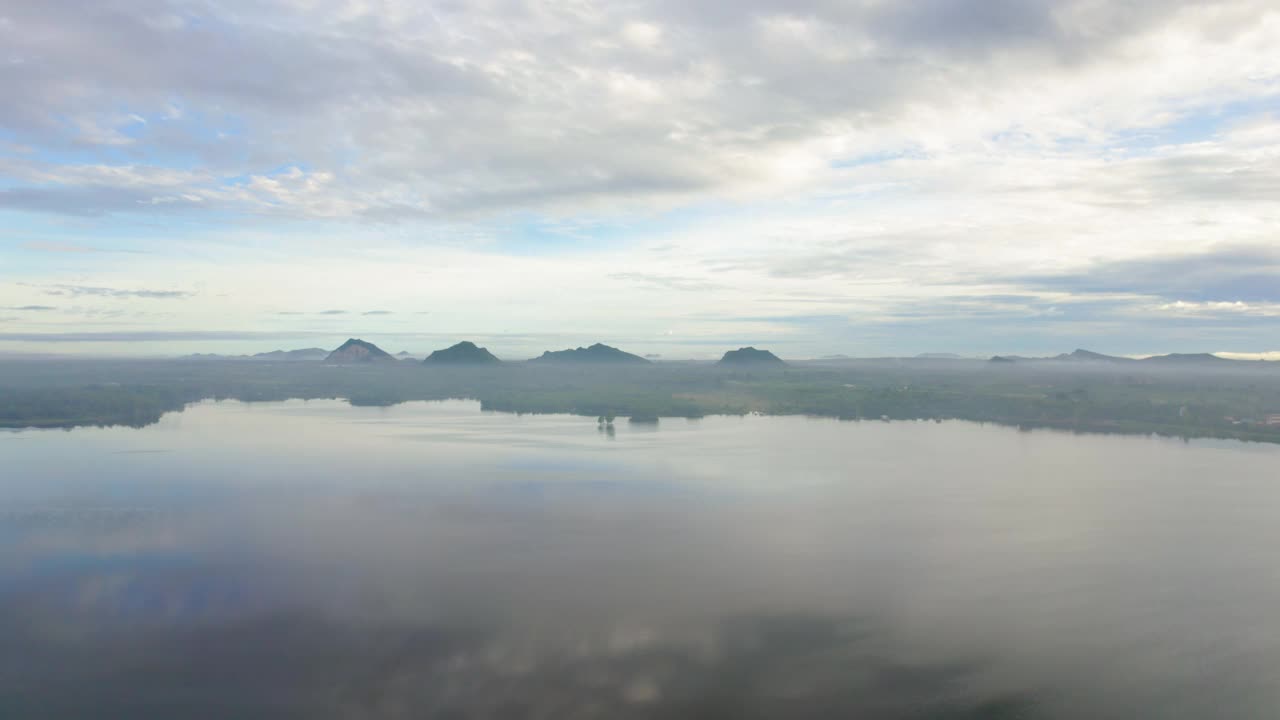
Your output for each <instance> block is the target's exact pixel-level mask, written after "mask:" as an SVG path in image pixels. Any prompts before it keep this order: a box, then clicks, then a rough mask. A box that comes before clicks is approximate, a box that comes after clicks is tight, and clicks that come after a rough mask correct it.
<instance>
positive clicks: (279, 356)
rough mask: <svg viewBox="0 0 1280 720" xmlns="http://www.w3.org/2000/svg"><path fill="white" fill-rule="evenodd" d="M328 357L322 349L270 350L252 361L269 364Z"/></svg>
mask: <svg viewBox="0 0 1280 720" xmlns="http://www.w3.org/2000/svg"><path fill="white" fill-rule="evenodd" d="M328 355H329V351H328V350H325V349H324V348H301V349H299V350H272V351H271V352H262V353H257V354H255V355H254V356H253V357H252V359H253V360H268V361H271V362H307V361H313V360H323V359H325V358H326V357H328Z"/></svg>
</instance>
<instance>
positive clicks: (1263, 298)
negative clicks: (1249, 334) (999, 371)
mask: <svg viewBox="0 0 1280 720" xmlns="http://www.w3.org/2000/svg"><path fill="white" fill-rule="evenodd" d="M1007 280H1008V281H1009V282H1011V283H1013V284H1016V285H1022V286H1025V287H1030V288H1036V289H1041V290H1055V291H1062V292H1068V293H1072V294H1113V295H1114V294H1133V295H1150V296H1155V297H1159V298H1166V299H1168V300H1170V301H1173V302H1192V303H1196V304H1200V303H1220V304H1221V303H1225V304H1227V305H1226V306H1230V305H1231V304H1234V303H1240V304H1241V305H1239V306H1236V307H1240V306H1243V304H1245V303H1259V302H1261V303H1280V249H1276V248H1274V247H1238V248H1228V249H1221V250H1217V251H1213V252H1206V253H1196V254H1176V255H1169V254H1166V255H1159V256H1154V257H1145V258H1140V259H1134V260H1120V261H1103V262H1096V263H1093V264H1090V265H1087V266H1085V267H1082V268H1080V269H1079V270H1075V271H1071V272H1064V273H1054V274H1046V275H1020V276H1013V277H1010V278H1007ZM1226 306H1223V305H1220V307H1226ZM1170 307H1171V308H1172V307H1173V306H1170Z"/></svg>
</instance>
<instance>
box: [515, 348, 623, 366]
mask: <svg viewBox="0 0 1280 720" xmlns="http://www.w3.org/2000/svg"><path fill="white" fill-rule="evenodd" d="M529 362H531V363H543V364H575V363H576V364H593V365H648V364H649V361H648V360H645V359H644V358H642V357H640V356H639V355H632V354H631V353H629V352H623V351H621V350H619V349H618V348H616V347H609V346H608V345H604V344H601V343H596V344H595V345H592V346H591V347H580V348H574V349H572V350H548V351H546V352H544V353H542V354H541V355H539V356H538V357H536V358H534V359H532V360H530V361H529Z"/></svg>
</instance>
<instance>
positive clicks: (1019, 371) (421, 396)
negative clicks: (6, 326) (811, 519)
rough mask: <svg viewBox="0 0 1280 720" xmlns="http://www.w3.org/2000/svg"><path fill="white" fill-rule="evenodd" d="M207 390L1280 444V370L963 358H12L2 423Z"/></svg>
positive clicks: (124, 421) (155, 415)
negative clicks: (767, 361)
mask: <svg viewBox="0 0 1280 720" xmlns="http://www.w3.org/2000/svg"><path fill="white" fill-rule="evenodd" d="M206 398H214V399H226V398H231V399H238V400H244V401H248V402H256V401H271V400H285V399H290V398H304V399H310V398H345V399H347V400H349V401H350V402H351V403H353V404H356V405H392V404H395V403H400V402H406V401H412V400H441V399H447V398H467V399H474V400H478V401H479V402H480V403H481V406H482V407H483V408H484V409H486V410H496V411H503V412H513V413H569V414H575V415H583V416H587V417H595V418H614V417H618V418H624V417H625V418H631V419H633V420H635V419H639V420H652V419H656V418H661V417H700V416H703V415H714V414H745V413H752V412H759V413H767V414H802V415H815V416H824V417H833V418H840V419H844V420H913V419H933V420H943V419H961V420H973V421H978V422H991V423H999V424H1004V425H1012V426H1019V427H1046V428H1059V429H1064V430H1075V431H1087V432H1107V433H1160V434H1164V435H1171V436H1182V437H1222V438H1238V439H1243V440H1258V441H1266V442H1280V426H1276V425H1266V424H1265V422H1264V421H1265V419H1266V418H1267V416H1268V415H1280V367H1277V366H1274V365H1271V364H1267V363H1224V364H1213V365H1212V366H1195V367H1177V368H1173V367H1164V366H1152V365H1148V364H1145V363H1125V364H1122V365H1115V366H1111V365H1095V364H1080V365H1079V366H1078V367H1077V366H1064V365H1062V364H1057V365H1053V364H1045V365H1040V364H1034V363H1028V364H1024V363H1007V364H1003V363H997V364H991V363H987V362H981V361H972V362H971V361H958V360H897V361H842V362H833V363H792V364H791V365H787V366H784V367H782V368H776V369H775V368H773V367H764V368H757V367H735V368H725V367H717V366H714V365H709V364H707V365H704V364H678V363H660V364H652V363H644V364H639V365H631V364H628V365H625V366H615V365H608V366H593V365H590V364H573V363H569V364H565V365H559V364H555V363H550V364H541V363H497V364H488V365H481V366H463V367H457V366H450V365H428V366H424V365H422V364H419V363H403V362H393V363H366V364H356V365H336V366H335V365H329V364H324V363H279V364H277V363H244V362H234V361H228V360H216V359H215V360H184V361H173V360H169V361H162V360H129V361H119V360H114V361H113V360H87V359H86V360H23V359H8V360H3V361H0V427H74V426H78V425H133V426H139V425H145V424H147V423H152V422H155V421H157V420H158V419H159V418H160V416H161V415H162V414H164V413H165V412H169V411H175V410H181V409H182V407H183V406H184V405H185V404H187V403H190V402H195V401H199V400H202V399H206Z"/></svg>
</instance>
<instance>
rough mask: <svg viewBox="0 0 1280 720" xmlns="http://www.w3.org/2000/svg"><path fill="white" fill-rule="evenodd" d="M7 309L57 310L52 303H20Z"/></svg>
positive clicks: (26, 310) (27, 310)
mask: <svg viewBox="0 0 1280 720" xmlns="http://www.w3.org/2000/svg"><path fill="white" fill-rule="evenodd" d="M5 309H6V310H21V311H25V312H47V311H49V310H57V309H58V308H56V307H53V306H52V305H19V306H17V307H9V308H5Z"/></svg>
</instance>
